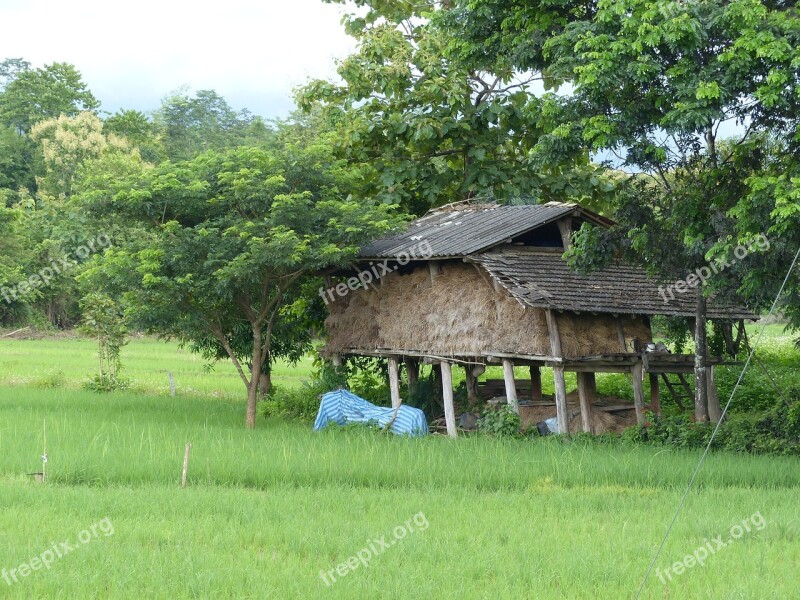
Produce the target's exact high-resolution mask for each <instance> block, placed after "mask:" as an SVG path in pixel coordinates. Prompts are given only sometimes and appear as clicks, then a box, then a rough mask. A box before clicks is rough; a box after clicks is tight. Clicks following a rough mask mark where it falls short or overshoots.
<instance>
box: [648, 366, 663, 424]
mask: <svg viewBox="0 0 800 600" xmlns="http://www.w3.org/2000/svg"><path fill="white" fill-rule="evenodd" d="M650 410H652V411H653V412H654V413H656V414H657V415H658V416H659V417H660V416H661V388H660V386H659V384H658V373H650Z"/></svg>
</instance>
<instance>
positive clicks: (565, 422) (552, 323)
mask: <svg viewBox="0 0 800 600" xmlns="http://www.w3.org/2000/svg"><path fill="white" fill-rule="evenodd" d="M545 316H546V317H547V331H548V333H549V334H550V352H551V354H552V355H553V356H555V357H557V358H561V357H562V356H563V353H562V349H561V335H560V333H559V331H558V321H557V319H556V314H555V313H554V312H553V311H552V310H551V309H547V310H546V311H545ZM553 381H554V383H555V392H556V393H555V396H556V418H557V419H558V432H559V433H561V434H564V435H569V414H568V413H567V383H566V381H565V380H564V367H562V366H557V367H553Z"/></svg>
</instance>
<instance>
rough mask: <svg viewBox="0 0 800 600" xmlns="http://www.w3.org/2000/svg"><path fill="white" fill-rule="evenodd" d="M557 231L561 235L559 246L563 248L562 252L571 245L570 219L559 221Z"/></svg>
mask: <svg viewBox="0 0 800 600" xmlns="http://www.w3.org/2000/svg"><path fill="white" fill-rule="evenodd" d="M558 231H559V232H560V233H561V244H562V245H563V246H564V250H565V251H566V250H569V248H570V246H571V245H572V217H565V218H563V219H559V221H558Z"/></svg>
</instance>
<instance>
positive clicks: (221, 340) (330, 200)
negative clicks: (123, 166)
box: [86, 144, 393, 426]
mask: <svg viewBox="0 0 800 600" xmlns="http://www.w3.org/2000/svg"><path fill="white" fill-rule="evenodd" d="M349 175H350V174H349V172H348V168H347V166H346V165H343V164H341V163H338V162H337V161H335V160H333V159H332V158H331V157H330V156H329V155H328V154H326V148H325V146H324V145H322V144H317V145H315V146H314V147H311V148H306V149H296V151H295V150H289V151H287V152H285V153H282V152H281V151H280V150H279V149H276V150H266V149H259V148H252V147H242V148H237V149H235V150H231V151H228V152H224V153H220V152H207V153H205V154H203V155H200V156H198V157H197V158H195V159H194V160H192V161H189V162H184V163H169V162H167V163H163V164H161V165H158V166H157V167H155V168H153V169H151V170H149V171H147V172H145V173H143V174H142V176H141V177H139V178H137V179H136V180H133V181H129V182H127V183H128V184H129V186H130V187H129V189H127V190H125V189H123V190H122V191H119V192H115V193H110V192H107V193H105V194H100V195H99V196H94V195H93V196H89V197H87V207H88V208H89V209H90V210H92V211H94V212H98V211H101V210H104V207H105V206H108V205H109V204H110V205H111V206H112V207H113V210H114V211H115V214H117V215H119V216H120V217H123V218H126V219H129V220H131V221H135V222H138V223H142V224H145V223H149V224H151V226H153V227H154V230H153V235H152V237H151V238H147V239H142V240H130V241H129V242H128V243H127V244H126V246H125V247H119V248H114V249H112V250H109V251H107V252H106V253H105V254H104V256H103V260H102V261H101V262H100V263H99V264H97V265H95V267H94V268H93V270H90V271H89V272H88V273H87V274H86V278H87V281H91V282H95V283H96V284H97V285H101V286H104V287H105V288H107V289H108V290H109V291H110V293H112V294H114V295H118V294H122V297H123V299H124V300H123V301H124V305H125V307H126V311H127V314H128V315H129V317H130V318H131V319H132V320H133V322H134V323H135V324H136V325H137V326H139V327H141V328H143V329H144V330H145V331H148V332H151V333H157V334H159V335H162V336H165V337H174V338H175V339H178V340H180V341H183V342H186V343H187V344H192V343H200V344H206V343H208V342H209V340H210V339H211V337H212V336H213V338H214V341H213V342H212V343H213V344H215V345H216V346H217V352H216V353H215V354H217V355H219V354H221V353H222V352H223V351H224V352H225V354H226V355H227V356H228V358H230V360H231V361H232V362H233V364H234V365H235V366H236V368H237V371H238V372H239V374H240V377H241V379H242V382H243V383H244V384H245V386H246V388H247V391H248V413H247V423H248V425H251V426H252V425H253V423H254V420H255V403H256V397H257V391H258V386H259V382H260V379H261V373H262V370H263V366H264V364H265V363H267V362H268V361H269V357H270V356H271V354H272V334H273V332H274V331H278V330H279V329H276V326H278V327H280V326H281V324H282V323H283V319H285V318H286V313H285V309H286V307H287V306H288V304H287V299H289V298H291V295H292V294H293V293H294V290H296V289H297V285H298V282H299V281H300V280H301V279H302V278H303V277H304V276H307V275H309V274H310V273H312V272H316V271H319V270H321V269H324V268H327V267H330V266H333V265H338V264H341V263H342V262H344V261H346V260H348V259H349V258H350V257H352V256H353V255H355V253H356V252H357V250H358V248H359V247H360V246H361V244H363V243H364V242H365V241H366V240H367V239H370V238H372V237H375V236H377V235H380V234H381V233H384V232H387V231H389V230H390V228H391V227H392V225H393V219H392V217H391V213H390V211H391V208H392V207H390V206H386V205H378V204H369V203H365V202H360V203H359V202H356V201H354V200H350V199H347V198H346V197H345V196H344V193H343V192H344V191H345V190H346V189H347V185H348V177H349ZM117 189H119V188H117ZM242 323H247V326H248V327H249V329H250V351H249V364H250V369H249V371H250V372H249V374H248V373H245V370H244V367H243V366H242V363H241V361H240V358H239V356H237V352H236V350H235V349H234V347H233V345H232V343H233V341H234V338H235V337H236V335H237V333H236V332H237V331H238V330H239V329H238V328H239V327H241V324H242Z"/></svg>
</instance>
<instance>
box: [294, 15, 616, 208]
mask: <svg viewBox="0 0 800 600" xmlns="http://www.w3.org/2000/svg"><path fill="white" fill-rule="evenodd" d="M341 3H343V4H344V3H345V2H344V1H343V2H341ZM355 4H356V5H357V6H358V7H359V8H360V9H361V10H357V11H356V12H355V13H353V14H349V15H348V16H347V17H345V20H344V23H345V29H346V30H347V32H348V33H349V34H350V35H352V36H353V37H354V38H355V39H356V41H357V44H358V45H357V50H356V52H355V53H354V54H353V55H351V56H349V57H348V58H346V59H345V60H343V61H342V62H341V64H340V65H339V68H338V75H339V77H340V78H341V80H342V83H338V82H329V81H313V82H311V83H310V84H308V85H307V86H306V87H305V88H304V89H303V90H301V92H300V94H299V96H298V104H299V106H300V107H301V108H303V109H304V110H312V109H319V108H320V107H321V108H322V109H323V110H324V111H326V112H327V113H328V114H329V115H330V118H331V120H333V121H335V122H336V123H337V124H338V127H339V129H340V140H339V150H340V152H341V153H342V156H344V157H346V158H347V159H348V160H352V161H355V162H358V163H367V164H370V165H371V166H373V167H374V172H373V177H372V178H371V180H370V181H369V182H368V183H369V187H368V188H366V189H365V190H364V191H363V193H364V194H365V195H366V196H372V195H376V196H377V197H378V198H381V199H383V200H384V201H386V202H391V203H398V204H400V205H401V206H402V207H403V208H404V209H405V210H406V211H407V212H410V213H416V214H421V213H424V212H425V211H427V210H428V209H429V208H431V207H432V206H440V205H442V204H448V203H451V202H453V201H457V200H462V199H464V198H467V197H495V198H499V199H503V200H508V199H512V198H518V197H533V198H547V199H548V200H550V199H565V198H570V199H580V200H586V201H589V202H590V201H591V200H592V198H593V197H595V196H597V195H598V193H600V194H602V192H603V191H608V190H609V189H611V188H612V187H613V185H612V183H611V181H610V180H609V179H608V178H605V177H603V176H602V175H601V174H599V172H598V170H597V168H596V167H594V166H592V165H590V164H589V159H588V153H586V152H580V151H579V152H576V153H574V154H573V155H571V156H569V157H568V158H566V159H565V158H564V157H563V156H556V155H555V154H553V153H552V152H535V151H534V149H535V148H536V142H537V140H539V138H540V136H541V134H542V131H543V129H544V128H545V127H546V125H547V116H546V115H544V114H543V111H542V107H541V103H540V101H539V100H538V99H537V98H536V96H535V95H534V94H533V90H534V85H535V81H536V80H537V79H538V77H537V76H536V74H535V73H529V72H520V71H517V70H515V69H513V68H511V67H510V66H509V65H508V64H505V65H498V64H495V65H494V66H493V68H492V69H488V70H483V71H482V70H480V69H475V68H473V67H472V66H471V65H463V64H461V63H459V62H457V61H453V60H449V59H448V58H447V48H448V45H449V44H450V43H451V40H452V39H453V36H452V32H451V31H448V30H447V29H446V28H443V27H441V26H439V24H438V20H437V18H436V16H437V15H438V14H439V13H441V12H447V11H448V10H449V7H448V5H449V3H445V4H442V5H441V6H440V4H439V3H434V2H422V3H409V2H396V1H393V2H383V1H380V2H379V1H372V0H369V1H364V2H356V3H355ZM568 144H569V142H567V141H564V142H563V144H562V145H568ZM571 146H572V147H573V148H574V147H575V144H574V143H572V144H571ZM529 201H533V200H529Z"/></svg>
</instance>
